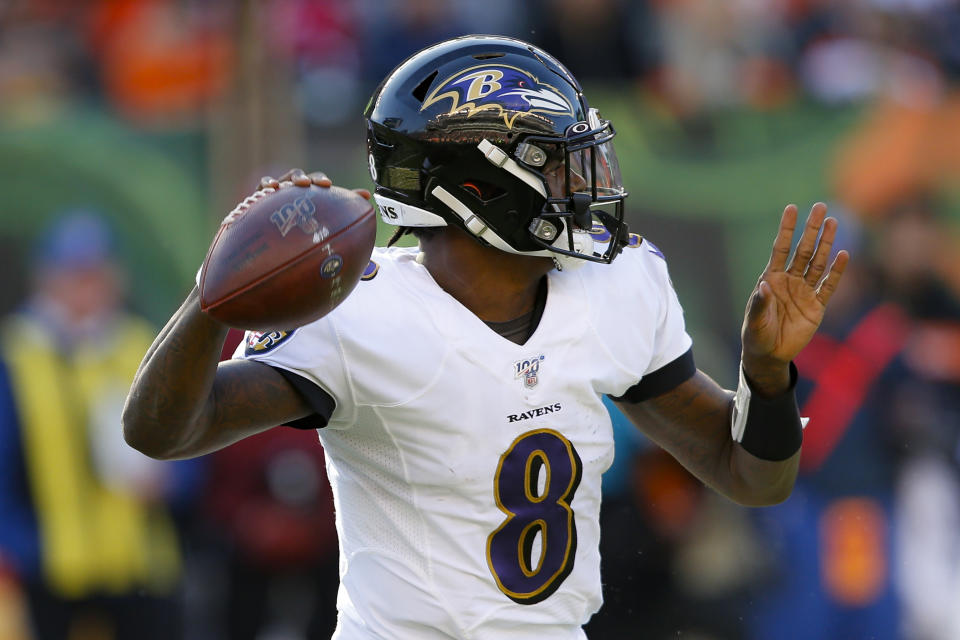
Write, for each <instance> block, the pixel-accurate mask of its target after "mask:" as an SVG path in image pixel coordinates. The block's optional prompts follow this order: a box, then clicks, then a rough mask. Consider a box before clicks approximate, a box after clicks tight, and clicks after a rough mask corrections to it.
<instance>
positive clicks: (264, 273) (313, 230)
mask: <svg viewBox="0 0 960 640" xmlns="http://www.w3.org/2000/svg"><path fill="white" fill-rule="evenodd" d="M376 229H377V222H376V215H375V214H374V209H373V206H372V205H371V204H370V203H369V202H368V201H367V200H365V199H364V198H363V197H362V196H360V195H358V194H356V193H354V192H353V191H350V190H349V189H344V188H341V187H318V186H315V185H311V186H309V187H297V186H293V185H292V184H290V183H283V184H281V187H280V189H277V190H273V189H263V190H260V191H257V192H256V193H254V194H253V195H251V196H250V197H249V198H247V199H246V200H245V201H244V202H242V203H241V204H240V205H238V206H237V208H236V209H234V210H233V211H232V212H230V214H229V215H228V216H227V217H226V218H224V220H223V222H222V223H221V224H220V229H219V231H218V232H217V235H216V237H215V238H214V240H213V243H212V244H211V245H210V250H209V251H208V252H207V257H206V259H205V260H204V263H203V268H202V270H201V273H200V280H199V286H200V308H201V309H202V310H203V311H204V312H205V313H207V314H208V315H210V316H211V317H213V318H214V319H216V320H218V321H220V322H223V323H224V324H227V325H229V326H231V327H237V328H240V329H252V330H259V331H284V330H289V329H293V328H296V327H299V326H301V325H304V324H307V323H309V322H312V321H314V320H317V319H318V318H321V317H323V316H324V315H326V314H328V313H330V311H332V310H333V309H334V308H335V307H336V306H337V305H338V304H340V303H341V302H343V300H344V299H345V298H346V297H347V295H348V294H349V293H350V292H351V291H352V290H353V288H354V286H356V284H357V282H358V281H359V280H360V276H361V275H362V274H363V270H364V269H365V268H366V266H367V264H368V263H369V261H370V253H371V252H372V251H373V244H374V239H375V237H376Z"/></svg>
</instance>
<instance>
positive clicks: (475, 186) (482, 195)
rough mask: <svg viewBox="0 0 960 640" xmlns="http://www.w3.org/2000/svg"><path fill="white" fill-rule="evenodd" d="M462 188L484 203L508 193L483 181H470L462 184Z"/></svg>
mask: <svg viewBox="0 0 960 640" xmlns="http://www.w3.org/2000/svg"><path fill="white" fill-rule="evenodd" d="M460 188H461V189H463V190H464V191H466V192H467V193H469V194H470V195H472V196H474V197H476V198H477V199H479V200H482V201H483V202H487V201H489V200H493V199H494V198H497V197H499V196H501V195H503V194H505V193H506V191H505V190H504V189H503V188H501V187H499V186H497V185H495V184H490V183H489V182H483V181H482V180H468V181H466V182H463V183H461V184H460Z"/></svg>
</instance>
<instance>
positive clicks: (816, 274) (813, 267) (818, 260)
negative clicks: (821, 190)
mask: <svg viewBox="0 0 960 640" xmlns="http://www.w3.org/2000/svg"><path fill="white" fill-rule="evenodd" d="M836 235H837V220H836V218H827V219H826V220H824V221H823V233H821V234H820V241H819V242H817V250H816V252H814V254H813V258H811V259H810V262H809V264H807V270H806V271H805V272H804V274H803V279H804V280H806V282H807V284H809V285H810V286H811V287H815V286H817V283H818V282H820V276H822V275H823V272H824V270H825V269H826V268H827V260H829V259H830V249H832V248H833V240H834V238H835V237H836Z"/></svg>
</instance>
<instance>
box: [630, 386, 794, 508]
mask: <svg viewBox="0 0 960 640" xmlns="http://www.w3.org/2000/svg"><path fill="white" fill-rule="evenodd" d="M619 406H620V408H621V409H622V410H623V411H624V413H625V414H626V415H627V416H628V417H629V418H630V419H631V420H632V421H633V422H634V424H636V425H637V426H638V427H639V428H640V429H641V430H642V431H643V432H644V433H645V434H646V435H648V436H649V437H650V438H651V439H652V440H653V441H654V442H656V443H657V444H659V445H660V446H661V447H663V448H664V449H665V450H667V451H668V452H669V453H670V454H671V455H673V456H674V457H675V458H676V459H677V461H678V462H680V464H682V465H683V466H684V467H685V468H686V469H687V470H688V471H690V472H691V473H693V474H694V475H695V476H697V477H698V478H699V479H700V480H701V481H702V482H704V483H705V484H707V485H708V486H710V487H712V488H713V489H714V490H716V491H717V492H719V493H721V494H722V495H724V496H726V497H728V498H730V499H731V500H733V501H735V502H738V503H740V504H745V505H754V506H756V505H766V504H774V503H777V502H782V501H783V500H785V499H786V498H787V497H788V496H789V495H790V491H791V490H792V488H793V484H794V481H795V479H796V473H797V465H798V462H799V457H800V456H799V452H798V453H797V454H794V455H793V456H791V457H790V458H788V459H786V460H782V461H777V462H773V461H770V460H763V459H760V458H758V457H756V456H754V455H751V454H750V453H748V452H747V451H746V450H745V449H744V448H743V447H742V446H741V445H739V444H737V443H736V442H734V441H733V438H732V437H731V433H730V418H731V414H732V411H733V394H732V393H730V392H729V391H726V390H724V389H722V388H721V387H720V386H719V385H717V383H716V382H714V381H713V380H711V379H710V378H709V377H708V376H706V375H705V374H703V373H702V372H699V371H698V372H697V373H696V375H695V376H694V377H693V378H691V379H690V380H688V381H687V382H684V383H683V384H682V385H680V386H679V387H678V388H677V389H675V390H674V391H671V392H669V393H666V394H664V395H662V396H658V397H656V398H652V399H650V400H647V401H645V402H641V403H639V404H628V403H621V404H620V405H619ZM780 426H781V425H775V424H773V425H769V428H770V429H777V428H778V427H780Z"/></svg>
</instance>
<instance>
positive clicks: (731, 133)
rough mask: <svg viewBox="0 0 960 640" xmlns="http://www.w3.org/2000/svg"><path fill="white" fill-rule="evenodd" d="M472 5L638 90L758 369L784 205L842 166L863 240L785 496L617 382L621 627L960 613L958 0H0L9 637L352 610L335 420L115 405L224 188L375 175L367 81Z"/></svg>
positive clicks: (310, 622)
mask: <svg viewBox="0 0 960 640" xmlns="http://www.w3.org/2000/svg"><path fill="white" fill-rule="evenodd" d="M466 33H496V34H503V35H511V36H516V37H520V38H522V39H525V40H529V41H532V42H534V43H536V44H539V45H541V46H543V47H544V48H546V49H547V50H548V51H550V52H552V53H554V54H555V55H557V56H558V57H559V58H560V59H561V60H563V61H564V62H565V63H566V64H567V65H568V66H569V67H570V69H571V70H572V71H573V72H574V74H575V75H576V76H577V77H578V78H579V79H580V80H581V82H582V83H583V84H584V86H585V89H586V93H587V96H588V99H589V100H590V102H591V104H593V105H594V106H598V107H599V108H600V110H601V112H602V113H603V114H604V115H605V116H607V117H610V118H611V119H612V120H613V122H614V123H615V126H616V127H617V130H618V132H619V135H618V137H617V139H616V146H617V150H618V154H619V157H620V162H621V166H622V168H623V170H624V175H625V181H626V186H627V188H628V189H629V191H630V193H631V195H630V198H629V200H628V203H629V214H628V215H629V216H630V224H631V229H632V230H635V231H638V232H639V233H641V234H642V235H644V236H647V237H649V238H651V239H653V240H654V241H655V242H656V243H657V245H658V246H659V247H660V248H662V249H663V251H664V252H665V253H666V255H667V257H668V259H669V262H670V265H671V270H672V275H673V280H674V283H675V285H676V288H677V290H678V292H679V296H680V299H681V301H682V302H683V304H684V307H685V309H686V314H687V315H686V317H687V321H688V325H689V328H690V331H691V333H692V334H693V336H694V339H695V343H696V353H697V358H698V364H699V365H700V367H701V368H703V369H704V370H706V371H707V372H709V373H711V374H712V375H714V376H715V377H716V378H717V379H718V380H719V381H720V382H721V383H723V384H724V385H726V386H727V387H728V388H729V387H733V386H735V383H736V379H735V378H736V367H737V361H738V358H739V344H738V335H739V325H740V318H741V317H742V316H741V313H742V308H743V304H744V302H745V300H746V296H747V294H748V292H749V291H750V290H751V288H752V287H753V285H754V283H755V281H756V277H757V275H758V273H759V271H760V270H761V269H762V267H763V265H764V263H765V261H766V259H767V254H768V251H769V243H770V241H771V239H772V235H773V232H774V230H775V229H776V225H777V221H778V219H779V215H780V212H781V210H782V208H783V206H784V205H785V204H787V203H789V202H795V203H797V204H798V205H799V206H800V207H801V209H806V208H808V207H809V206H810V205H811V204H812V203H813V202H814V201H816V200H824V201H827V202H828V203H829V204H830V207H831V212H832V214H833V215H835V216H837V217H838V218H840V221H841V230H840V240H839V242H838V245H839V246H840V247H842V248H846V249H848V250H849V251H850V252H851V254H852V257H853V260H852V263H851V266H850V268H849V270H848V273H847V275H846V277H845V281H844V283H843V285H842V286H841V288H840V290H839V291H838V292H837V295H836V296H835V298H834V300H833V303H832V307H831V309H830V310H829V314H828V317H827V318H826V320H825V324H824V327H823V330H822V331H821V333H820V334H819V335H818V336H817V337H816V339H815V340H814V342H812V343H811V344H810V346H809V347H808V348H807V349H806V350H805V351H804V352H803V353H802V354H801V357H800V358H799V359H798V365H799V367H800V372H801V381H800V384H799V387H798V390H799V397H800V402H801V406H802V413H803V414H804V415H807V416H810V417H811V418H812V422H811V426H810V428H809V429H808V431H807V433H806V436H805V444H804V452H803V457H802V465H801V466H802V471H801V477H800V480H799V482H798V484H797V488H796V490H795V492H794V494H793V496H792V497H791V498H790V499H789V500H788V501H787V502H786V503H784V504H782V505H779V506H777V507H773V508H767V509H756V510H748V509H743V508H740V507H737V506H736V505H733V504H731V503H729V502H727V501H725V500H723V499H721V498H719V497H717V496H716V495H714V494H713V493H712V492H710V491H708V490H705V489H704V487H702V486H701V485H700V484H699V483H698V482H697V481H695V480H694V479H692V478H691V477H690V476H689V475H687V474H686V473H685V472H684V471H683V470H682V469H680V468H679V467H678V466H677V465H676V463H674V462H673V461H672V459H670V458H669V457H668V456H666V455H665V454H663V453H662V452H661V451H659V450H658V449H657V448H655V447H652V446H651V445H650V444H649V443H647V442H645V441H644V440H643V439H642V438H641V437H640V436H639V435H638V434H637V432H636V430H635V429H633V428H632V427H630V426H629V425H626V424H625V423H624V420H623V418H622V416H619V415H617V414H616V413H614V422H615V433H616V438H617V458H616V462H615V464H614V467H613V468H612V469H611V470H610V471H609V472H608V474H607V475H606V476H605V478H604V492H605V498H604V500H605V502H604V511H603V520H604V522H603V535H604V537H603V540H602V552H603V556H604V566H603V576H604V589H605V599H606V605H605V607H604V609H603V610H602V611H601V612H600V614H598V615H597V616H595V618H594V620H592V621H591V623H590V625H589V626H588V632H589V633H590V635H591V637H592V638H650V639H658V638H676V637H682V638H690V639H697V640H722V639H739V638H751V639H757V640H780V639H784V638H790V639H792V638H796V639H804V640H819V639H823V640H851V639H858V638H874V639H885V638H907V639H917V640H939V639H943V640H948V639H956V638H960V304H958V299H960V231H958V230H960V90H958V89H960V82H958V81H960V2H957V1H955V0H529V1H526V2H518V1H517V0H483V1H482V2H478V1H477V0H312V1H308V0H263V1H259V2H258V1H254V0H246V1H239V0H238V1H237V2H215V1H213V0H101V1H96V0H89V1H86V2H60V1H58V0H30V1H27V0H0V96H2V99H0V194H2V195H0V312H2V313H3V314H4V315H5V316H6V318H7V320H6V321H5V322H4V324H3V328H2V331H0V640H26V639H37V640H46V639H47V638H56V639H67V640H113V639H118V640H119V639H121V638H167V639H176V638H184V639H189V640H193V639H197V640H200V639H203V640H218V639H230V640H232V639H250V640H301V639H306V638H324V637H328V636H329V633H330V630H331V629H332V625H333V621H334V616H335V611H334V601H335V594H336V567H337V558H336V533H335V531H334V530H333V514H332V506H331V497H330V491H329V487H328V486H327V484H326V480H325V476H324V469H323V452H322V450H321V449H320V447H319V445H317V443H316V438H315V436H314V435H311V434H309V433H307V434H304V433H302V432H297V431H295V430H292V429H283V428H280V429H275V430H273V431H271V432H268V433H267V434H264V435H261V436H259V437H258V438H255V439H252V440H249V441H247V442H244V443H241V444H239V445H237V446H235V447H231V448H230V449H228V450H225V451H223V452H221V453H217V454H215V455H211V456H207V457H205V458H202V459H199V460H195V461H186V462H178V463H157V462H153V461H150V460H147V459H145V458H143V457H141V456H139V454H136V453H135V452H132V450H129V449H127V448H126V447H124V446H123V445H122V440H121V439H120V431H119V424H118V417H119V411H120V407H121V406H122V402H123V397H124V395H125V393H126V390H127V388H128V386H129V381H130V378H131V376H132V374H133V372H134V371H135V369H136V366H137V363H138V362H139V358H140V356H141V355H142V354H143V352H144V351H145V349H146V347H147V345H148V344H149V343H150V341H151V339H152V336H153V335H154V334H155V332H156V331H157V329H158V328H159V327H160V326H161V325H162V323H163V322H164V321H165V319H166V318H167V317H168V316H169V315H170V314H171V313H172V311H173V310H174V309H175V308H176V307H177V305H178V304H179V303H180V301H181V300H182V299H183V297H184V296H185V295H186V293H187V292H188V291H189V289H190V287H191V286H192V283H193V276H194V273H195V271H196V269H197V267H198V266H199V264H200V262H201V260H202V258H203V256H204V253H205V250H206V247H207V244H208V242H209V239H210V238H211V237H212V233H213V231H214V230H215V228H216V226H217V223H218V221H219V220H220V218H222V216H223V215H224V214H225V213H226V212H228V211H229V210H230V209H231V208H232V207H233V204H234V203H235V202H236V201H238V200H240V199H242V198H243V197H244V196H245V195H247V194H248V193H249V192H251V191H252V190H253V189H254V188H255V186H256V184H257V181H258V179H259V177H260V176H261V175H267V174H271V175H277V174H278V173H279V172H281V171H283V170H285V169H286V168H289V167H293V166H298V167H303V168H306V169H308V170H313V169H322V170H325V171H326V172H327V173H328V174H329V175H330V176H331V178H333V180H334V181H335V182H336V183H339V184H343V185H345V186H351V187H369V186H370V183H369V178H368V176H367V175H366V169H365V167H366V163H365V160H364V159H365V150H364V135H365V134H364V126H363V122H362V117H361V113H362V109H363V106H364V104H365V101H366V99H367V97H368V96H369V94H370V93H371V91H372V90H373V88H374V87H375V86H376V84H377V83H378V82H379V80H380V79H381V78H382V77H383V76H384V75H385V74H386V73H387V72H388V71H389V70H390V69H391V68H393V67H394V66H395V65H396V64H397V63H399V62H400V61H401V60H402V59H403V58H404V57H406V56H407V55H408V54H410V53H412V52H414V51H416V50H418V49H419V48H422V47H423V46H426V45H428V44H431V43H433V42H435V41H438V40H441V39H444V38H447V37H451V36H455V35H461V34H466ZM386 233H387V232H386V231H385V232H384V235H386ZM231 339H232V340H233V341H234V344H235V341H236V340H238V339H239V337H238V336H235V335H234V336H231ZM229 350H230V349H229V345H228V348H226V349H225V353H227V352H228V351H229ZM611 410H612V409H611ZM371 588H376V585H371Z"/></svg>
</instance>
